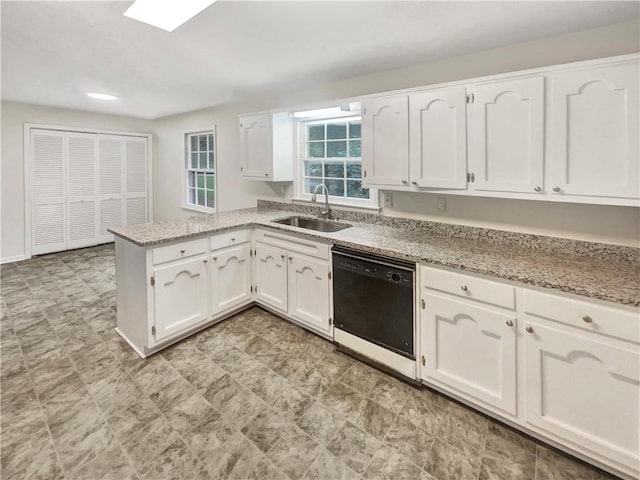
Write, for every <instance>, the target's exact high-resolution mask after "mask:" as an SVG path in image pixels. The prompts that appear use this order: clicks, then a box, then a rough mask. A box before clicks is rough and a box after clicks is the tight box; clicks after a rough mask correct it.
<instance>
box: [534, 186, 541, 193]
mask: <svg viewBox="0 0 640 480" xmlns="http://www.w3.org/2000/svg"><path fill="white" fill-rule="evenodd" d="M534 190H535V191H536V192H541V191H542V187H536V188H534Z"/></svg>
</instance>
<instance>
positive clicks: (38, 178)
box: [31, 129, 67, 255]
mask: <svg viewBox="0 0 640 480" xmlns="http://www.w3.org/2000/svg"><path fill="white" fill-rule="evenodd" d="M65 151H66V142H65V133H64V132H57V131H52V130H36V129H32V130H31V172H32V177H33V182H32V191H31V201H32V203H31V252H32V253H33V254H34V255H39V254H42V253H49V252H58V251H60V250H64V249H66V248H67V208H66V179H65V168H64V163H65V160H64V159H65V156H66V154H65Z"/></svg>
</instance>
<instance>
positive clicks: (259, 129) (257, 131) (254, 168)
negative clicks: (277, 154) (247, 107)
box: [240, 114, 271, 178]
mask: <svg viewBox="0 0 640 480" xmlns="http://www.w3.org/2000/svg"><path fill="white" fill-rule="evenodd" d="M240 162H241V163H240V164H241V165H242V175H243V176H244V177H259V178H268V177H269V175H270V169H269V164H270V163H271V122H270V119H269V114H259V115H247V116H243V117H241V118H240Z"/></svg>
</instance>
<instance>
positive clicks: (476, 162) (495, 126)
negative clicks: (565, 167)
mask: <svg viewBox="0 0 640 480" xmlns="http://www.w3.org/2000/svg"><path fill="white" fill-rule="evenodd" d="M469 91H470V92H471V95H472V98H473V103H472V104H471V105H470V119H471V124H470V125H469V130H470V141H469V157H470V159H471V165H472V167H471V172H472V173H473V174H474V177H475V179H474V184H473V185H474V189H475V190H484V191H498V192H522V193H535V192H538V191H542V187H543V168H544V161H543V159H544V78H543V77H534V78H524V79H519V80H508V81H501V82H495V83H490V84H486V85H477V86H474V87H472V88H471V89H470V90H469Z"/></svg>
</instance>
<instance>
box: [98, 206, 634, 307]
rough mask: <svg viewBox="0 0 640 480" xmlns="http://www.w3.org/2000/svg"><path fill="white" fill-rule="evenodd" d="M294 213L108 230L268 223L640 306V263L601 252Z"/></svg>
mask: <svg viewBox="0 0 640 480" xmlns="http://www.w3.org/2000/svg"><path fill="white" fill-rule="evenodd" d="M291 215H304V213H301V212H300V211H295V210H284V209H280V208H277V209H275V208H248V209H242V210H233V211H230V212H224V213H218V214H213V215H199V216H194V217H189V218H184V219H179V220H170V221H164V222H158V223H147V224H140V225H129V226H125V227H114V228H112V229H110V230H109V231H111V232H112V233H114V234H115V235H117V236H119V237H121V238H124V239H126V240H128V241H130V242H132V243H134V244H135V245H138V246H141V247H152V246H156V245H161V244H166V243H170V242H174V241H178V240H184V239H187V238H192V237H198V236H202V235H206V234H211V233H219V232H223V231H225V230H234V229H239V228H247V227H255V226H259V227H268V228H271V229H275V230H282V231H289V232H295V233H296V234H299V235H301V236H304V237H307V238H310V239H314V240H323V241H326V242H327V243H332V244H335V245H342V246H346V247H352V248H357V249H360V250H364V251H369V252H372V253H378V254H382V255H387V256H392V257H396V258H401V259H407V260H411V261H415V262H422V263H425V264H433V265H441V266H446V267H451V268H455V269H459V270H462V271H466V272H472V273H478V274H482V275H488V276H492V277H498V278H502V279H505V280H511V281H514V282H519V283H524V284H528V285H535V286H538V287H543V288H549V289H553V290H559V291H563V292H568V293H573V294H577V295H581V296H584V297H589V298H598V299H601V300H606V301H610V302H615V303H619V304H624V305H632V306H636V307H637V306H640V280H639V279H640V264H639V263H638V262H637V261H628V262H620V261H611V260H610V259H608V258H598V256H596V257H595V258H594V257H588V256H578V255H571V254H569V253H567V252H553V251H547V250H541V249H534V248H527V247H526V246H522V245H513V244H512V245H510V244H507V243H502V242H495V241H490V240H482V239H477V238H464V237H460V236H443V235H436V234H433V233H429V232H426V231H423V230H416V229H412V228H403V227H399V226H387V225H377V224H372V223H364V222H356V221H351V220H349V221H347V222H346V223H349V224H351V225H352V227H351V228H347V229H344V230H341V231H339V232H333V233H325V232H316V231H313V230H306V229H302V228H298V227H292V226H289V225H281V224H276V223H273V222H272V220H276V219H279V218H283V217H287V216H291ZM594 245H600V244H594Z"/></svg>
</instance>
